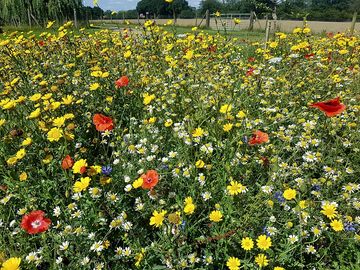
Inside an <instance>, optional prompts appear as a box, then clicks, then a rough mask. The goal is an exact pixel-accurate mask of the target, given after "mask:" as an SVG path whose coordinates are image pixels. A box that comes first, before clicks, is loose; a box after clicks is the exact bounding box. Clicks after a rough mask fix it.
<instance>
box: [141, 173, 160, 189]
mask: <svg viewBox="0 0 360 270" xmlns="http://www.w3.org/2000/svg"><path fill="white" fill-rule="evenodd" d="M141 178H142V179H143V184H142V186H141V187H142V188H143V189H152V188H153V187H155V186H156V184H157V183H158V181H159V175H158V173H157V172H156V171H155V170H149V171H147V172H146V174H143V175H141Z"/></svg>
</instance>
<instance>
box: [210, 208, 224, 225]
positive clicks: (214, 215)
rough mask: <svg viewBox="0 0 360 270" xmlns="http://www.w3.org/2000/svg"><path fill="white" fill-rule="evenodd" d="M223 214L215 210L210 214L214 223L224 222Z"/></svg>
mask: <svg viewBox="0 0 360 270" xmlns="http://www.w3.org/2000/svg"><path fill="white" fill-rule="evenodd" d="M222 217H223V215H222V213H221V212H220V211H219V210H214V211H212V212H211V213H210V215H209V219H210V220H211V221H213V222H219V221H221V220H222Z"/></svg>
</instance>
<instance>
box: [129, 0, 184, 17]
mask: <svg viewBox="0 0 360 270" xmlns="http://www.w3.org/2000/svg"><path fill="white" fill-rule="evenodd" d="M187 9H190V7H189V3H188V2H187V1H186V0H174V1H173V2H172V3H170V4H169V3H166V2H165V1H164V0H141V1H140V2H138V4H137V6H136V10H137V12H138V13H142V14H149V15H155V16H156V17H158V16H166V17H172V16H173V15H174V14H173V13H175V16H178V15H179V14H180V13H181V11H183V10H187Z"/></svg>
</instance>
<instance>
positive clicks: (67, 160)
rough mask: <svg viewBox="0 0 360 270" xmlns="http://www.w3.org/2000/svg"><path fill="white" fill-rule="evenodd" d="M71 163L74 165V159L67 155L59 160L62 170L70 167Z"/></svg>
mask: <svg viewBox="0 0 360 270" xmlns="http://www.w3.org/2000/svg"><path fill="white" fill-rule="evenodd" d="M73 165H74V160H73V159H72V158H71V157H70V156H69V155H67V156H66V157H65V158H64V159H63V160H62V162H61V167H62V168H63V169H64V170H68V169H70V168H71V167H72V166H73Z"/></svg>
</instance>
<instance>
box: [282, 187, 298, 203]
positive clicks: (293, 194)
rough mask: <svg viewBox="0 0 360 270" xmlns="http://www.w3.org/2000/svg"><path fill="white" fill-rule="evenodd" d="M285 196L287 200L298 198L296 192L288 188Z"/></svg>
mask: <svg viewBox="0 0 360 270" xmlns="http://www.w3.org/2000/svg"><path fill="white" fill-rule="evenodd" d="M283 196H284V198H285V199H287V200H292V199H295V197H296V190H295V189H292V188H288V189H287V190H285V191H284V193H283Z"/></svg>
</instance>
